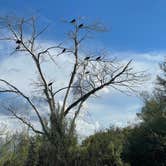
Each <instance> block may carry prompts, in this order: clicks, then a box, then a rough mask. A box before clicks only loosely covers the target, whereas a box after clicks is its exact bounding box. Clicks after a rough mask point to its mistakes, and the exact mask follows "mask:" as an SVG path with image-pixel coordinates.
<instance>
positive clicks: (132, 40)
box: [0, 0, 166, 52]
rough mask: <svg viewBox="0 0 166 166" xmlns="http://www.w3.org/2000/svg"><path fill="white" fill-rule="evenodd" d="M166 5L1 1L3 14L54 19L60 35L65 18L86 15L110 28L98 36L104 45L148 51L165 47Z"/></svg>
mask: <svg viewBox="0 0 166 166" xmlns="http://www.w3.org/2000/svg"><path fill="white" fill-rule="evenodd" d="M165 7H166V1H165V0H157V1H156V0H146V1H145V0H139V1H138V0H125V1H123V0H116V1H115V0H104V1H101V0H70V1H69V0H61V1H56V0H55V1H53V0H47V1H44V0H40V1H39V0H36V1H34V0H28V1H23V0H13V1H11V0H1V6H0V11H1V12H0V13H1V14H9V13H10V14H15V15H20V16H22V15H29V16H30V15H39V16H40V17H41V18H42V19H43V20H45V21H46V22H47V21H48V22H49V23H50V22H51V25H52V28H53V29H54V26H55V29H56V30H55V29H54V30H55V32H56V33H57V34H61V32H63V31H64V29H65V26H62V24H61V20H62V19H71V18H75V17H78V16H83V17H85V19H87V20H88V21H94V20H99V21H101V22H103V23H104V25H106V26H107V27H108V29H110V31H109V32H108V33H104V34H100V35H97V40H99V41H100V42H101V43H103V45H107V46H108V47H111V48H112V49H116V50H134V51H138V52H146V51H154V50H155V51H156V50H165V43H166V21H165V18H166V10H165ZM47 37H48V36H47ZM49 37H50V38H52V37H53V36H52V35H50V36H49Z"/></svg>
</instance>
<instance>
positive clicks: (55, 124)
mask: <svg viewBox="0 0 166 166" xmlns="http://www.w3.org/2000/svg"><path fill="white" fill-rule="evenodd" d="M1 24H2V28H5V31H6V34H7V36H4V37H2V38H1V40H6V41H9V42H14V43H15V44H16V48H15V50H14V53H17V52H24V53H26V54H27V56H30V57H31V58H32V60H33V62H34V65H35V67H36V70H37V72H38V75H39V80H38V85H40V86H38V87H36V89H38V90H39V91H41V93H42V94H43V97H44V98H45V100H46V102H47V104H48V106H49V112H50V117H49V122H48V123H46V122H45V120H44V117H42V115H41V112H40V109H39V108H37V106H36V105H35V104H34V103H33V101H32V98H31V97H32V96H27V95H26V94H24V93H23V92H22V91H21V90H20V89H19V88H18V87H16V86H14V85H13V84H11V83H10V82H9V81H7V80H4V79H3V78H1V79H0V83H1V87H0V93H14V94H16V95H19V96H21V97H22V98H23V99H24V100H26V101H27V103H28V104H29V105H30V106H31V108H32V110H33V111H34V113H35V114H36V115H37V117H38V120H39V122H40V124H41V127H42V130H41V131H39V129H36V128H35V127H34V126H33V125H32V124H31V122H30V121H27V120H26V119H25V118H24V117H22V116H19V115H18V114H17V110H15V109H14V108H13V107H12V106H10V107H7V108H6V109H8V110H9V111H10V112H11V113H12V114H13V116H14V117H16V118H17V119H18V120H20V121H21V122H22V123H24V124H25V125H27V126H28V127H29V128H30V129H32V131H34V132H35V133H37V134H42V135H44V136H45V137H46V138H47V139H48V140H49V141H50V143H51V144H54V145H55V146H56V148H57V147H58V145H59V144H60V141H61V142H63V141H62V140H63V138H64V137H65V136H64V135H67V136H66V138H68V139H69V136H70V135H72V134H73V131H74V126H75V121H76V119H77V117H78V116H79V113H80V111H81V109H82V106H83V104H84V102H86V101H87V100H88V99H89V98H91V97H92V96H95V95H96V93H97V92H98V91H100V90H102V89H103V88H105V87H112V88H115V89H117V90H120V91H123V92H125V90H130V91H133V90H134V89H135V87H136V86H138V85H139V84H140V83H141V81H142V79H143V78H144V73H141V72H135V71H134V70H133V68H132V67H131V63H132V60H130V61H128V62H126V63H124V62H123V63H122V62H120V61H118V60H116V59H112V58H109V57H106V56H105V55H102V54H101V55H100V56H95V55H84V56H82V55H81V54H80V46H81V44H82V42H84V40H85V39H86V38H87V37H88V35H89V33H90V32H91V31H99V30H100V31H103V30H104V28H103V27H102V26H101V25H100V24H94V25H90V26H89V25H86V24H82V23H81V22H80V20H76V19H73V20H72V21H69V22H68V24H70V25H71V26H72V29H71V31H70V32H69V33H68V35H67V37H68V39H69V40H70V46H69V45H65V44H64V42H62V43H60V44H57V45H53V46H51V47H48V48H40V49H38V37H39V36H40V35H41V34H42V33H43V32H44V31H45V30H46V29H47V26H46V27H44V28H43V29H42V30H41V31H37V26H36V21H35V18H34V17H31V18H28V19H24V18H22V19H17V20H14V21H13V20H11V19H10V18H1ZM26 29H28V34H27V32H26ZM55 53H56V55H55ZM67 54H70V56H71V55H72V56H73V66H72V71H71V75H70V78H69V80H68V84H67V85H66V86H64V87H61V88H59V89H56V84H55V83H54V82H51V80H47V78H46V76H45V74H44V72H43V69H42V61H43V58H44V57H49V58H50V61H53V62H55V65H56V64H57V63H58V62H57V61H56V58H57V56H65V55H67ZM59 93H61V95H63V102H62V105H60V104H59V103H58V100H57V97H56V96H57V95H58V94H59ZM71 111H74V115H73V118H72V120H71V122H70V124H68V125H67V129H65V128H64V126H65V125H66V124H65V123H66V117H67V115H69V113H70V112H71ZM57 138H59V139H57ZM55 140H56V141H55ZM62 144H64V142H63V143H62Z"/></svg>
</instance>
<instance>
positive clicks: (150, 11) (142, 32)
mask: <svg viewBox="0 0 166 166" xmlns="http://www.w3.org/2000/svg"><path fill="white" fill-rule="evenodd" d="M0 4H1V5H0V15H2V16H4V15H15V16H19V17H29V16H32V15H35V16H37V17H38V18H39V21H40V22H41V23H40V24H39V28H41V27H42V26H43V25H47V24H49V25H50V26H49V31H48V32H46V33H45V35H43V38H42V39H43V40H44V42H45V44H48V43H50V42H57V41H60V40H62V39H63V37H64V36H65V32H66V31H67V28H68V27H66V25H64V23H63V20H71V19H73V18H78V17H81V18H82V20H83V21H84V22H85V23H91V22H93V21H94V22H95V21H98V22H101V23H102V24H103V25H105V26H106V27H107V29H108V31H107V32H104V33H96V34H94V36H93V39H92V42H91V44H90V46H93V48H95V47H97V48H106V49H107V50H108V51H109V52H110V55H111V56H112V57H114V56H115V57H118V58H120V59H127V60H129V59H133V61H134V64H135V68H136V69H138V70H144V69H145V70H147V72H149V73H150V74H151V78H150V79H149V81H150V83H149V82H148V83H145V85H143V87H142V90H146V89H148V90H149V91H151V90H152V88H153V86H154V82H155V78H156V75H157V74H159V73H160V70H159V67H158V64H159V63H160V62H162V61H163V59H164V57H165V55H166V49H165V48H166V47H165V45H166V21H165V18H166V10H165V8H166V1H165V0H157V1H156V0H146V1H145V0H139V1H138V0H125V1H123V0H116V1H115V0H103V1H101V0H77V1H76V0H70V1H68V0H61V1H57V0H47V1H44V0H40V1H39V0H35V1H34V0H28V1H22V0H13V1H11V0H0ZM5 47H7V46H5V45H3V46H1V49H0V53H1V55H0V58H1V69H0V74H1V75H2V76H4V75H5V77H6V78H10V79H11V80H12V78H13V80H14V79H15V78H17V79H21V78H22V76H23V74H24V72H26V73H27V75H28V74H29V75H30V71H29V70H28V67H29V63H31V62H29V61H25V59H24V58H23V57H18V58H17V60H16V59H15V58H13V57H6V58H5V57H4V53H3V51H4V50H5V49H4V48H5ZM2 57H3V58H2ZM2 59H3V61H2ZM13 61H15V63H18V66H17V70H18V71H21V70H26V71H23V72H15V74H13V72H14V71H16V70H14V71H13V70H12V72H11V69H14V68H15V65H13V66H12V65H11V64H15V63H13ZM19 62H20V63H21V64H22V62H24V63H23V64H24V65H19ZM11 66H12V67H11ZM25 66H26V67H25ZM27 70H28V71H29V73H28V72H27ZM27 78H29V77H27ZM22 81H23V82H22ZM22 81H21V82H20V83H16V84H18V86H22V85H25V82H26V81H24V80H22ZM147 86H148V87H147ZM22 89H24V87H22ZM96 103H97V104H96ZM87 105H88V106H87V110H88V111H89V113H90V115H89V117H90V119H91V121H93V123H94V125H93V124H89V123H87V124H86V126H87V128H88V129H89V131H91V130H93V131H94V130H96V129H99V128H102V127H103V128H104V127H108V126H109V125H111V124H114V125H119V126H124V125H126V124H128V123H131V122H132V121H135V118H136V112H139V111H140V110H141V106H142V100H141V99H140V98H139V97H137V96H134V95H132V96H127V95H124V94H120V93H119V92H114V91H113V92H112V91H110V92H109V93H106V94H105V95H101V98H97V99H95V100H91V101H89V102H88V103H87ZM3 118H4V117H2V119H3ZM9 122H10V121H9ZM14 123H15V122H14ZM82 123H83V122H82V121H81V120H80V121H79V122H78V130H82V129H81V127H80V126H82ZM86 132H87V130H86V129H84V134H86ZM89 133H90V132H89Z"/></svg>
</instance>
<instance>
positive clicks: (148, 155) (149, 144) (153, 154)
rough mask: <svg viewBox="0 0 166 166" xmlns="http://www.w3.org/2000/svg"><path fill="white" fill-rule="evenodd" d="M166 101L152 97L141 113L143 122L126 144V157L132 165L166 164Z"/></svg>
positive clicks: (133, 130) (132, 131)
mask: <svg viewBox="0 0 166 166" xmlns="http://www.w3.org/2000/svg"><path fill="white" fill-rule="evenodd" d="M165 108H166V107H165V103H163V101H161V100H156V99H155V98H151V99H150V100H147V101H146V102H145V105H144V107H143V109H142V112H141V113H140V114H139V117H140V118H141V120H143V121H142V123H141V124H140V125H138V126H136V127H135V128H133V129H132V130H131V132H130V134H129V136H128V138H127V143H126V144H125V146H124V159H125V160H126V161H128V162H130V163H131V166H140V165H145V166H163V165H166V116H165V115H166V114H165Z"/></svg>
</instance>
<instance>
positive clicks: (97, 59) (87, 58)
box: [16, 19, 101, 87]
mask: <svg viewBox="0 0 166 166" xmlns="http://www.w3.org/2000/svg"><path fill="white" fill-rule="evenodd" d="M70 23H71V24H75V23H76V19H72V20H71V21H70ZM83 27H84V24H79V25H78V28H83ZM21 43H22V42H21V40H19V39H18V40H16V44H17V47H16V50H19V49H20V45H21ZM64 52H66V48H63V49H62V52H61V54H63V53H64ZM84 60H85V61H88V60H90V56H87V57H85V58H84ZM95 60H96V61H99V60H101V56H98V57H97V58H96V59H95ZM89 73H90V72H89V71H86V72H85V74H89ZM52 84H53V82H50V83H48V86H49V87H50V86H52Z"/></svg>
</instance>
